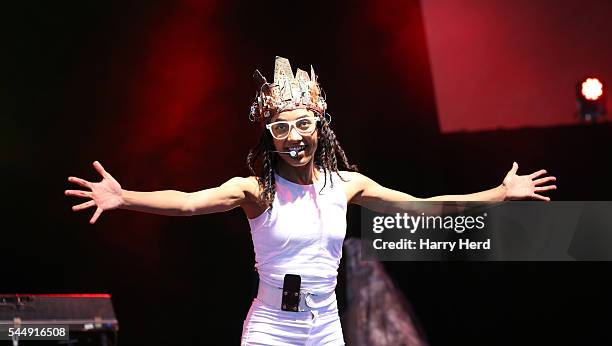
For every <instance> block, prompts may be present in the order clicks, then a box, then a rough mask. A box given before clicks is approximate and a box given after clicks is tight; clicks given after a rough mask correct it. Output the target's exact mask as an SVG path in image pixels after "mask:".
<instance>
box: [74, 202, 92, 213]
mask: <svg viewBox="0 0 612 346" xmlns="http://www.w3.org/2000/svg"><path fill="white" fill-rule="evenodd" d="M94 205H96V202H94V201H93V200H92V201H87V202H85V203H81V204H78V205H75V206H74V207H72V210H74V211H79V210H83V209H87V208H90V207H93V206H94Z"/></svg>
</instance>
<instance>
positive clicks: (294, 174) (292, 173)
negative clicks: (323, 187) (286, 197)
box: [277, 160, 319, 185]
mask: <svg viewBox="0 0 612 346" xmlns="http://www.w3.org/2000/svg"><path fill="white" fill-rule="evenodd" d="M277 167H278V175H280V176H281V177H283V178H284V179H286V180H289V181H290V182H293V183H296V184H302V185H309V184H313V183H314V182H315V181H317V180H318V177H319V174H318V173H319V172H318V170H317V169H316V166H315V164H314V161H313V160H310V162H308V164H306V165H304V166H299V167H294V166H291V165H289V164H288V163H287V162H285V161H283V160H281V161H280V162H279V163H278V166H277Z"/></svg>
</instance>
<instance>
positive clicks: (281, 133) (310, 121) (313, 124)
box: [266, 117, 320, 139]
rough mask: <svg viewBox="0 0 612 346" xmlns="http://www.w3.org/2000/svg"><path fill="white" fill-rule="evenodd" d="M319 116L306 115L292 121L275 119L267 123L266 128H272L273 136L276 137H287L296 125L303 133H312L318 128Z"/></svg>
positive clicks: (298, 130)
mask: <svg viewBox="0 0 612 346" xmlns="http://www.w3.org/2000/svg"><path fill="white" fill-rule="evenodd" d="M319 120H320V119H319V117H304V118H299V119H295V120H291V121H284V120H283V121H275V122H273V123H270V124H267V125H266V128H267V129H268V130H270V133H271V134H272V137H274V138H276V139H285V138H287V137H288V136H289V132H291V127H292V126H293V127H295V129H296V130H297V132H298V133H299V134H301V135H306V136H308V135H311V134H312V133H313V132H314V131H315V130H316V129H317V121H319Z"/></svg>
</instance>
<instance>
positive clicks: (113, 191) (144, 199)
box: [65, 161, 258, 224]
mask: <svg viewBox="0 0 612 346" xmlns="http://www.w3.org/2000/svg"><path fill="white" fill-rule="evenodd" d="M93 165H94V168H95V169H96V171H98V173H100V175H101V176H102V181H100V182H98V183H92V182H89V181H86V180H84V179H80V178H76V177H69V178H68V181H70V182H73V183H76V184H79V185H81V186H82V187H85V188H88V189H89V190H90V191H83V190H66V192H65V194H66V195H67V196H76V197H83V198H89V199H90V200H89V201H87V202H84V203H81V204H79V205H75V206H74V207H72V210H74V211H78V210H83V209H87V208H90V207H93V206H96V211H95V213H94V215H93V216H92V218H91V220H90V221H89V222H90V223H92V224H93V223H95V222H96V220H97V219H98V217H100V214H102V212H103V211H106V210H112V209H128V210H135V211H140V212H146V213H153V214H160V215H169V216H189V215H197V214H210V213H216V212H221V211H226V210H230V209H233V208H235V207H238V206H240V205H242V204H243V203H251V202H255V201H256V199H257V197H256V196H257V191H258V184H257V180H256V179H255V178H254V177H249V178H241V177H235V178H232V179H230V180H228V181H227V182H225V183H223V184H222V185H220V186H218V187H214V188H210V189H205V190H202V191H198V192H193V193H187V192H181V191H174V190H165V191H153V192H137V191H128V190H124V189H122V188H121V185H119V183H118V182H117V181H116V180H115V179H114V178H113V177H112V176H111V175H110V174H109V173H108V172H106V171H105V170H104V168H103V167H102V165H101V164H100V163H99V162H98V161H96V162H94V164H93Z"/></svg>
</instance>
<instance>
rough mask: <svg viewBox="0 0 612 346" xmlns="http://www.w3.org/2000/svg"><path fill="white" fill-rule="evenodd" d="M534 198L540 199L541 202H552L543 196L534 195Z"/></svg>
mask: <svg viewBox="0 0 612 346" xmlns="http://www.w3.org/2000/svg"><path fill="white" fill-rule="evenodd" d="M532 197H533V198H535V199H539V200H541V201H546V202H550V198H548V197H545V196H542V195H538V194H537V193H534V194H533V195H532Z"/></svg>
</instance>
